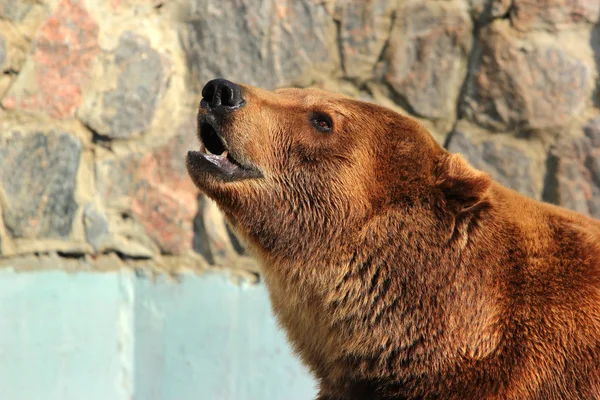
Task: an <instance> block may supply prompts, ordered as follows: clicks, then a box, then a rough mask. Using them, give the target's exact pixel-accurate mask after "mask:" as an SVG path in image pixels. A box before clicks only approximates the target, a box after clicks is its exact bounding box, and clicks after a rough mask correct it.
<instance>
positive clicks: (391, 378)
mask: <svg viewBox="0 0 600 400" xmlns="http://www.w3.org/2000/svg"><path fill="white" fill-rule="evenodd" d="M243 96H244V99H245V100H246V106H245V107H243V108H241V109H239V110H237V111H235V112H233V113H231V114H230V115H229V116H228V117H227V119H226V121H225V124H224V129H223V135H224V136H225V138H226V140H227V143H228V146H229V149H230V153H231V154H233V155H234V156H235V157H237V159H239V160H240V161H244V162H246V163H251V164H252V165H255V166H257V167H258V168H259V169H260V171H262V173H263V175H264V177H263V178H259V179H250V180H242V181H237V182H230V183H224V182H221V181H219V180H218V179H215V178H214V177H212V176H210V175H209V174H207V173H205V172H203V171H202V170H201V169H199V168H197V166H195V165H192V164H189V165H188V168H189V171H190V175H191V177H192V179H193V180H194V182H195V184H196V185H197V186H198V187H199V188H200V189H201V190H202V191H204V192H205V193H206V194H207V195H208V196H210V197H211V198H213V199H214V200H215V201H216V202H217V203H218V205H219V207H220V208H221V209H222V210H223V212H224V213H225V215H226V217H227V219H228V220H229V222H230V223H231V225H232V226H233V227H234V229H235V230H236V231H237V233H238V234H239V235H240V236H241V237H242V238H243V239H244V240H245V241H246V243H247V245H248V246H249V248H250V250H251V251H253V252H254V254H255V255H256V257H257V258H258V259H259V260H260V261H261V262H262V264H263V270H264V277H265V281H266V285H267V288H268V290H269V294H270V298H271V302H272V306H273V310H274V312H275V314H276V316H277V318H278V320H279V322H280V323H281V325H282V326H283V328H285V331H286V332H287V335H288V338H289V340H290V342H291V343H292V345H293V347H294V349H295V350H296V352H297V354H298V355H299V356H300V358H301V359H302V360H303V362H304V363H305V364H306V365H307V366H308V367H309V368H310V369H311V371H312V372H313V373H314V375H315V376H316V378H317V379H318V382H319V385H320V394H319V397H318V399H321V400H325V399H328V400H329V399H331V400H333V399H336V400H342V399H348V400H350V399H361V400H365V399H544V400H545V399H594V398H600V223H599V222H598V221H595V220H592V219H590V218H587V217H584V216H582V215H578V214H576V213H573V212H570V211H567V210H564V209H561V208H558V207H555V206H551V205H547V204H543V203H540V202H537V201H534V200H531V199H528V198H526V197H524V196H521V195H520V194H518V193H516V192H513V191H511V190H509V189H507V188H505V187H502V186H501V185H499V184H497V183H495V182H493V181H491V180H490V179H489V177H488V176H487V175H486V174H484V173H483V172H480V171H477V170H475V169H473V168H472V167H471V166H469V165H468V163H467V162H465V161H464V160H463V158H462V157H461V156H459V155H455V154H450V153H448V152H447V151H446V150H444V149H443V148H442V147H441V146H439V145H438V144H437V143H436V142H435V141H434V139H433V138H432V137H431V136H430V135H429V133H428V132H426V130H425V129H424V128H423V127H421V126H420V125H419V124H418V123H417V122H415V121H414V120H412V119H410V118H407V117H404V116H401V115H398V114H396V113H394V112H392V111H390V110H388V109H385V108H382V107H379V106H376V105H373V104H368V103H363V102H359V101H355V100H352V99H349V98H346V97H342V96H339V95H334V94H330V93H325V92H321V91H317V90H312V89H311V90H308V89H307V90H300V89H284V90H278V91H275V92H267V91H263V90H260V89H257V88H253V87H247V86H244V87H243ZM312 111H320V112H324V113H327V114H328V115H330V116H332V119H333V122H334V130H333V132H331V133H323V132H319V131H317V130H316V129H314V127H313V126H312V125H311V123H310V117H309V115H310V113H311V112H312ZM200 113H201V114H202V113H204V111H203V110H201V111H200Z"/></svg>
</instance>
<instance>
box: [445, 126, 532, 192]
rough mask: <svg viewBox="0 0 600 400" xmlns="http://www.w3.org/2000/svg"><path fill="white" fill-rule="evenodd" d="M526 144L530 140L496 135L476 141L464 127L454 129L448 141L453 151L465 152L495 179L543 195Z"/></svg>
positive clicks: (517, 189) (475, 165) (472, 162)
mask: <svg viewBox="0 0 600 400" xmlns="http://www.w3.org/2000/svg"><path fill="white" fill-rule="evenodd" d="M526 148H527V142H523V143H522V145H521V146H519V145H517V144H514V143H502V142H500V141H498V140H494V138H489V139H487V140H483V141H474V140H473V139H472V138H471V137H470V136H468V134H466V133H464V132H461V131H456V132H454V134H453V135H452V137H451V139H450V142H449V144H448V150H449V151H451V152H454V153H461V154H462V155H464V156H465V158H466V159H467V160H468V161H469V163H471V165H473V166H474V167H475V168H477V169H480V170H482V171H484V172H487V173H488V174H489V175H490V177H491V178H492V179H494V180H495V181H497V182H499V183H501V184H502V185H504V186H507V187H509V188H511V189H514V190H516V191H518V192H520V193H522V194H524V195H526V196H529V197H532V198H535V199H540V197H541V183H539V182H537V181H536V179H535V176H534V174H533V170H534V164H533V160H532V158H531V156H530V154H529V153H528V152H527V151H526Z"/></svg>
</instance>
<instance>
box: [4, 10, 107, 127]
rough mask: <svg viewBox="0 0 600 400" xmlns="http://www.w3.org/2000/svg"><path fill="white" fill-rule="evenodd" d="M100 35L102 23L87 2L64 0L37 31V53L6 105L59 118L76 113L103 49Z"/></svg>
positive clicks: (35, 51) (31, 59)
mask: <svg viewBox="0 0 600 400" xmlns="http://www.w3.org/2000/svg"><path fill="white" fill-rule="evenodd" d="M97 36H98V25H97V23H96V21H95V19H94V18H93V17H92V16H91V15H90V14H89V13H88V11H87V10H86V9H85V7H84V3H83V2H80V1H76V0H60V1H59V3H58V5H57V6H56V9H55V10H54V12H53V13H52V15H51V16H50V17H49V18H48V19H46V21H45V22H44V23H43V24H42V26H41V27H40V29H39V31H38V32H37V35H36V37H35V41H34V48H33V54H32V55H31V57H30V58H29V59H28V60H27V61H26V63H25V65H24V67H23V70H22V71H21V73H20V74H19V76H18V78H17V80H16V82H15V83H14V84H13V85H12V86H11V88H10V90H9V92H8V94H7V96H6V97H5V98H4V99H3V100H2V106H3V107H4V108H6V109H19V110H24V111H31V112H40V113H44V114H47V115H49V116H51V117H53V118H57V119H65V118H71V117H73V116H74V114H75V111H76V110H77V108H78V107H79V105H80V103H81V99H82V96H81V92H82V87H83V86H84V85H85V84H86V83H87V81H88V78H89V69H90V65H91V62H92V60H93V59H94V57H96V55H97V53H98V51H99V48H98V43H97Z"/></svg>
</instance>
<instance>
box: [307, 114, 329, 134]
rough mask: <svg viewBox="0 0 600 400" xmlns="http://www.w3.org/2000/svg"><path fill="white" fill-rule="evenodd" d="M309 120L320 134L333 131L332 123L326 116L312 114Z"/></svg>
mask: <svg viewBox="0 0 600 400" xmlns="http://www.w3.org/2000/svg"><path fill="white" fill-rule="evenodd" d="M310 120H311V122H312V124H313V126H314V127H315V128H316V129H317V130H318V131H320V132H331V131H332V130H333V121H332V120H331V117H330V116H329V115H327V114H324V113H321V112H313V113H312V115H311V118H310Z"/></svg>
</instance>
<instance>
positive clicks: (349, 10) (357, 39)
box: [335, 0, 395, 80]
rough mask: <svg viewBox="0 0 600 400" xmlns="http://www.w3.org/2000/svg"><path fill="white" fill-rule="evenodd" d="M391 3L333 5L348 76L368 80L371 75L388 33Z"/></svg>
mask: <svg viewBox="0 0 600 400" xmlns="http://www.w3.org/2000/svg"><path fill="white" fill-rule="evenodd" d="M394 6H395V4H394V2H390V1H387V0H370V1H364V2H357V1H350V2H342V3H338V4H336V10H335V13H336V19H338V20H339V28H340V29H339V32H338V34H339V41H340V51H341V53H342V66H343V68H344V73H345V75H346V76H347V77H349V78H351V79H358V80H367V79H369V78H371V77H372V76H373V73H374V68H375V64H376V63H377V61H378V60H379V57H380V56H381V51H382V50H383V47H384V46H385V43H386V42H387V40H388V39H389V36H390V29H391V25H392V20H393V18H392V13H393V12H394Z"/></svg>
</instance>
